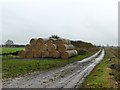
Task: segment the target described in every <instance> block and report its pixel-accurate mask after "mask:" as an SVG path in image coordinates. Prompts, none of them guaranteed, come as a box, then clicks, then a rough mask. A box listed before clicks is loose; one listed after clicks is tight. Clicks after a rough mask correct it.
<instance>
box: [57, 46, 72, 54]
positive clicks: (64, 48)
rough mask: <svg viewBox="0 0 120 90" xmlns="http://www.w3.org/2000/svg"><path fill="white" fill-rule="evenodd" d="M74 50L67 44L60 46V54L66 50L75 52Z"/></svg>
mask: <svg viewBox="0 0 120 90" xmlns="http://www.w3.org/2000/svg"><path fill="white" fill-rule="evenodd" d="M73 49H74V46H73V45H66V44H62V45H58V51H59V52H65V51H66V50H73Z"/></svg>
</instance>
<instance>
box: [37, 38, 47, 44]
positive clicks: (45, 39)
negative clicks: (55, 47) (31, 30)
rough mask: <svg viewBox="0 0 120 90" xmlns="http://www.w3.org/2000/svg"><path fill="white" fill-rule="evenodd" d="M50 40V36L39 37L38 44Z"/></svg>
mask: <svg viewBox="0 0 120 90" xmlns="http://www.w3.org/2000/svg"><path fill="white" fill-rule="evenodd" d="M48 40H49V39H48V38H38V40H37V44H45V43H46V42H47V41H48Z"/></svg>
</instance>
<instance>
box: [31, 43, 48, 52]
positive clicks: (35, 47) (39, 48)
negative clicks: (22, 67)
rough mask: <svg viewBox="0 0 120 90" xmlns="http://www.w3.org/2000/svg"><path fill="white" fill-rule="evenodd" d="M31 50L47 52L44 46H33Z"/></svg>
mask: <svg viewBox="0 0 120 90" xmlns="http://www.w3.org/2000/svg"><path fill="white" fill-rule="evenodd" d="M33 48H34V50H39V51H47V45H46V44H36V46H34V47H33Z"/></svg>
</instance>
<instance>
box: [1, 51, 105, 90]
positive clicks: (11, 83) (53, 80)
mask: <svg viewBox="0 0 120 90" xmlns="http://www.w3.org/2000/svg"><path fill="white" fill-rule="evenodd" d="M103 57H104V50H102V51H101V50H100V51H98V52H97V53H96V54H94V55H92V56H91V57H89V58H85V59H83V60H82V61H77V62H74V63H71V64H68V65H66V66H64V67H61V68H58V69H54V70H49V71H46V72H42V73H40V72H36V73H33V74H31V75H27V76H25V77H20V78H15V79H13V80H8V81H3V88H59V89H63V88H78V87H81V86H82V83H83V81H84V79H85V78H86V76H87V75H89V73H90V72H91V71H92V70H93V68H94V67H95V66H96V65H97V64H98V63H100V61H101V60H102V59H103Z"/></svg>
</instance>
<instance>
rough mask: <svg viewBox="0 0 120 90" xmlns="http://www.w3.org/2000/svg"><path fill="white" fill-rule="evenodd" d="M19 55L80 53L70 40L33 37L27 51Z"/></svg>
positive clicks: (64, 55) (37, 55)
mask: <svg viewBox="0 0 120 90" xmlns="http://www.w3.org/2000/svg"><path fill="white" fill-rule="evenodd" d="M18 55H19V56H20V57H22V58H47V57H49V58H60V57H61V58H62V59H68V58H69V57H72V56H75V55H78V53H77V51H76V50H75V49H74V46H73V45H72V44H71V42H70V40H67V39H54V38H50V39H48V38H38V39H36V38H32V39H31V40H30V44H27V45H26V47H25V51H23V50H22V51H20V52H19V53H18Z"/></svg>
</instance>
